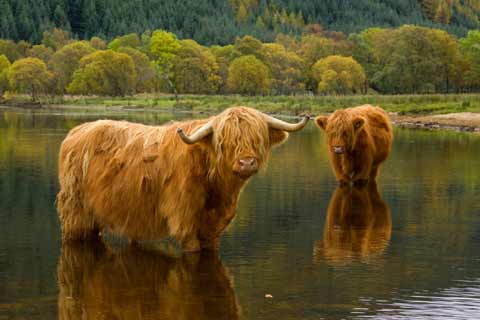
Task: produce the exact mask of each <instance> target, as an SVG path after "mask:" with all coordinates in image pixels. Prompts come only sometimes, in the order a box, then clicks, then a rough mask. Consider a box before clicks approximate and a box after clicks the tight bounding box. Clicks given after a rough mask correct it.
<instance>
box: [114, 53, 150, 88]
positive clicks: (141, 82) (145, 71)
mask: <svg viewBox="0 0 480 320" xmlns="http://www.w3.org/2000/svg"><path fill="white" fill-rule="evenodd" d="M117 52H120V53H125V54H127V55H129V56H130V58H132V60H133V64H134V65H135V72H136V74H137V78H136V80H137V81H136V84H135V92H137V93H138V92H151V91H154V89H155V88H156V87H157V82H158V81H157V80H158V79H157V78H156V72H155V64H154V63H153V62H152V61H150V59H148V56H147V55H146V54H145V53H143V52H141V51H139V50H137V49H134V48H131V47H121V48H119V49H118V50H117Z"/></svg>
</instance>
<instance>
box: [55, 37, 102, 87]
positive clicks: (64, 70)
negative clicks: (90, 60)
mask: <svg viewBox="0 0 480 320" xmlns="http://www.w3.org/2000/svg"><path fill="white" fill-rule="evenodd" d="M94 51H95V49H94V48H93V47H92V46H91V45H90V43H89V42H87V41H76V42H73V43H70V44H68V45H65V46H63V47H62V48H61V49H60V50H58V51H57V52H55V54H54V55H53V56H52V58H51V59H50V62H49V67H50V69H51V70H52V71H53V73H54V80H55V82H56V90H57V91H58V93H61V94H63V93H64V92H65V91H66V88H67V86H68V85H69V84H70V82H71V81H72V76H73V73H74V72H75V70H77V68H78V66H79V63H80V59H82V58H83V57H85V56H86V55H88V54H91V53H93V52H94Z"/></svg>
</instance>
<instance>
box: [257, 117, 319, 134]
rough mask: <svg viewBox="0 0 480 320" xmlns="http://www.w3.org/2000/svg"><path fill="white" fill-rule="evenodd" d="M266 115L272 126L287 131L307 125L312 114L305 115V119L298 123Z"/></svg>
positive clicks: (293, 130) (296, 129)
mask: <svg viewBox="0 0 480 320" xmlns="http://www.w3.org/2000/svg"><path fill="white" fill-rule="evenodd" d="M265 117H266V119H267V123H268V126H269V127H270V128H273V129H277V130H283V131H287V132H295V131H298V130H302V129H303V127H305V125H306V124H307V123H308V120H310V116H308V115H306V116H304V117H303V119H302V120H301V121H300V122H298V123H288V122H285V121H282V120H279V119H276V118H274V117H271V116H268V115H265Z"/></svg>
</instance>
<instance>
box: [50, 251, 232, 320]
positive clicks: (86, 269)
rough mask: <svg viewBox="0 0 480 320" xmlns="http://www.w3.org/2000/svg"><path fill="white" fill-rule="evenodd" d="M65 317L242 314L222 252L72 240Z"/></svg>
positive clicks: (65, 262) (64, 282)
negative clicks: (118, 248) (117, 247)
mask: <svg viewBox="0 0 480 320" xmlns="http://www.w3.org/2000/svg"><path fill="white" fill-rule="evenodd" d="M58 282H59V288H60V294H59V298H58V307H59V319H62V320H73V319H75V320H76V319H78V320H81V319H82V320H83V319H238V318H239V307H238V304H237V301H236V297H235V292H234V289H233V285H232V281H231V279H230V277H229V275H228V274H227V272H226V270H225V268H224V267H223V265H222V263H221V261H220V259H219V256H218V254H216V253H214V252H204V253H202V254H198V255H187V256H183V257H181V258H173V257H168V256H165V255H161V254H159V253H155V252H147V251H142V250H140V249H138V248H136V247H133V246H130V247H129V248H127V249H125V250H124V251H122V252H119V253H118V252H113V251H112V250H110V249H107V248H106V247H105V246H104V245H103V243H101V242H96V243H95V244H92V243H90V242H85V243H68V244H64V245H63V248H62V255H61V257H60V261H59V265H58Z"/></svg>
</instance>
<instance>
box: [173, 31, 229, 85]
mask: <svg viewBox="0 0 480 320" xmlns="http://www.w3.org/2000/svg"><path fill="white" fill-rule="evenodd" d="M180 43H181V48H180V49H179V50H178V53H177V59H176V61H175V63H174V65H175V85H176V87H177V89H178V92H180V93H204V94H212V93H216V92H217V91H218V89H219V87H220V85H221V82H222V78H221V77H220V68H219V66H218V63H217V61H216V59H215V56H214V55H213V54H212V53H211V52H210V51H209V50H208V49H207V48H205V47H202V46H201V45H199V44H198V43H197V42H195V41H194V40H182V41H181V42H180Z"/></svg>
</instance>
